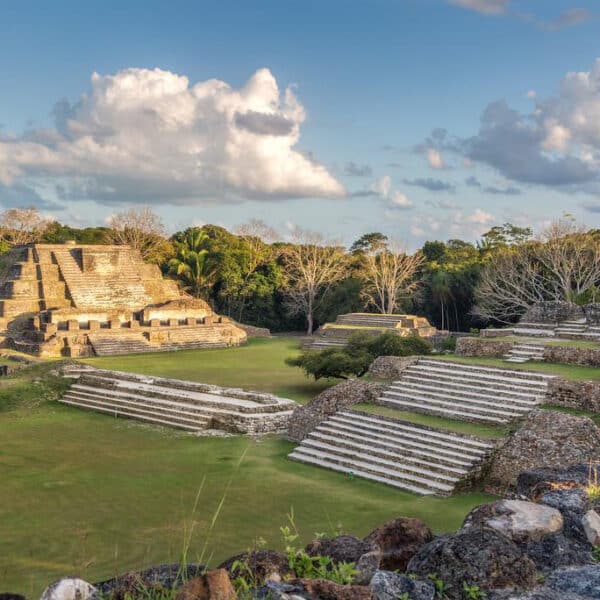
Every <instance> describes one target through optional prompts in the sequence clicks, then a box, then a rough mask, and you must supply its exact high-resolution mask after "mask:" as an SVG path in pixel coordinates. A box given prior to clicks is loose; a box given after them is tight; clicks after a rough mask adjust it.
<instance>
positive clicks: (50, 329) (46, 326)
mask: <svg viewBox="0 0 600 600" xmlns="http://www.w3.org/2000/svg"><path fill="white" fill-rule="evenodd" d="M57 330H58V326H57V324H56V323H43V324H42V331H45V332H46V333H49V334H54V333H56V332H57Z"/></svg>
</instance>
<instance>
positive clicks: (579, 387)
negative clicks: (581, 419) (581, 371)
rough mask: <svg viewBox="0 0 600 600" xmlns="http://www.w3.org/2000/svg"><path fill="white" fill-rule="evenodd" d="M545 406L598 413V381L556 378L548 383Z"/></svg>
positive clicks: (599, 408)
mask: <svg viewBox="0 0 600 600" xmlns="http://www.w3.org/2000/svg"><path fill="white" fill-rule="evenodd" d="M546 402H547V404H552V405H554V406H564V407H566V408H575V409H578V410H587V411H589V412H596V413H600V381H571V380H569V379H563V378H562V377H557V378H556V379H551V380H550V381H549V383H548V392H547V394H546Z"/></svg>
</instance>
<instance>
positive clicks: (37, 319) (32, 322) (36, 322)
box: [29, 316, 41, 329]
mask: <svg viewBox="0 0 600 600" xmlns="http://www.w3.org/2000/svg"><path fill="white" fill-rule="evenodd" d="M29 325H30V326H31V327H33V328H34V329H39V328H40V325H41V319H40V317H39V316H36V317H31V319H29Z"/></svg>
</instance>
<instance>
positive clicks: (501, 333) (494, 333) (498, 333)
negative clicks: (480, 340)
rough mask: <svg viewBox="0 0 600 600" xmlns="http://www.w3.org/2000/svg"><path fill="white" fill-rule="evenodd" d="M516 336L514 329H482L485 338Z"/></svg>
mask: <svg viewBox="0 0 600 600" xmlns="http://www.w3.org/2000/svg"><path fill="white" fill-rule="evenodd" d="M513 334H514V330H513V329H512V328H510V329H493V328H492V329H482V330H481V337H484V338H498V337H505V336H507V335H513Z"/></svg>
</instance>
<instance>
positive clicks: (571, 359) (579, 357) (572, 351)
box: [544, 346, 600, 367]
mask: <svg viewBox="0 0 600 600" xmlns="http://www.w3.org/2000/svg"><path fill="white" fill-rule="evenodd" d="M544 360H547V361H548V362H553V363H560V364H564V365H582V366H586V367H600V347H598V348H575V347H572V346H546V347H545V348H544Z"/></svg>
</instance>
